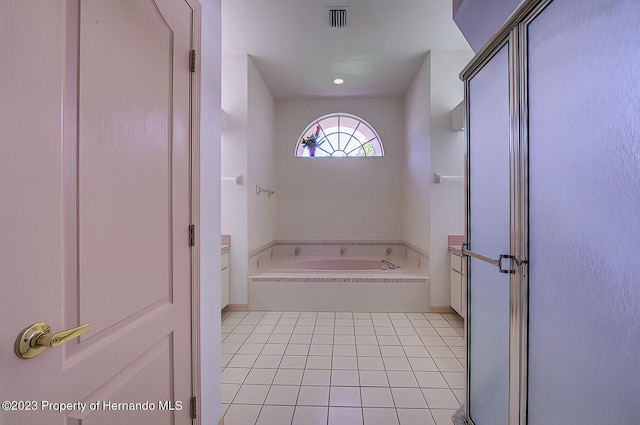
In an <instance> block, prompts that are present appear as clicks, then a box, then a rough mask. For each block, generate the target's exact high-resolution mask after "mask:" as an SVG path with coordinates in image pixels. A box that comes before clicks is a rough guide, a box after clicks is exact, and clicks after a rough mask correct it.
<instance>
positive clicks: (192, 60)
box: [189, 50, 196, 72]
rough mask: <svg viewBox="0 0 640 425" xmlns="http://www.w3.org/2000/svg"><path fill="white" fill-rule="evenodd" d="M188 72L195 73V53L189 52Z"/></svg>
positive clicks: (193, 51)
mask: <svg viewBox="0 0 640 425" xmlns="http://www.w3.org/2000/svg"><path fill="white" fill-rule="evenodd" d="M189 72H196V51H195V50H191V51H190V52H189Z"/></svg>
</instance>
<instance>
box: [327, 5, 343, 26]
mask: <svg viewBox="0 0 640 425" xmlns="http://www.w3.org/2000/svg"><path fill="white" fill-rule="evenodd" d="M329 14H330V16H331V28H343V27H344V26H345V25H347V9H346V8H331V9H329Z"/></svg>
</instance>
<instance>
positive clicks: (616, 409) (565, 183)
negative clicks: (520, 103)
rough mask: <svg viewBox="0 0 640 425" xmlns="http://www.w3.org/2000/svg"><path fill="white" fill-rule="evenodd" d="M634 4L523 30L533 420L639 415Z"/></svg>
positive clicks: (580, 8)
mask: <svg viewBox="0 0 640 425" xmlns="http://www.w3.org/2000/svg"><path fill="white" fill-rule="evenodd" d="M639 17H640V2H638V1H637V0H615V1H614V0H602V1H583V2H569V1H558V0H556V1H553V2H552V3H551V4H549V5H548V6H547V7H546V8H545V9H544V10H543V11H542V12H541V13H540V14H539V15H538V16H537V17H536V18H535V19H534V20H533V21H532V22H531V23H530V24H529V25H528V27H527V42H528V73H529V74H528V93H529V174H530V177H529V217H530V242H529V245H530V248H529V258H530V265H529V300H530V304H529V388H528V394H529V406H528V412H529V414H528V419H529V420H528V423H529V425H549V424H584V425H601V424H616V425H637V424H638V423H640V260H639V259H638V255H639V253H640V118H639V117H640V84H639V83H638V70H639V69H640V44H638V40H640V26H639V24H638V23H639V22H640V20H639Z"/></svg>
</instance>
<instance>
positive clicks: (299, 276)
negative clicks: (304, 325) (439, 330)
mask: <svg viewBox="0 0 640 425" xmlns="http://www.w3.org/2000/svg"><path fill="white" fill-rule="evenodd" d="M381 260H390V261H392V262H393V263H394V264H397V265H398V267H397V268H394V269H386V270H385V269H383V266H382V264H383V263H382V261H381ZM248 289H249V291H248V301H249V309H250V310H267V311H268V310H276V311H356V312H425V311H429V278H428V277H427V276H424V275H421V274H420V273H419V272H417V271H415V270H412V268H410V267H409V266H408V265H406V264H403V262H402V261H401V259H398V258H394V259H389V258H388V257H385V256H384V255H382V256H368V257H367V256H356V257H354V256H351V257H349V256H347V257H338V256H323V255H314V256H284V257H276V258H272V259H271V261H270V263H269V266H268V268H267V269H262V270H261V271H259V272H255V273H254V274H253V275H251V276H249V279H248Z"/></svg>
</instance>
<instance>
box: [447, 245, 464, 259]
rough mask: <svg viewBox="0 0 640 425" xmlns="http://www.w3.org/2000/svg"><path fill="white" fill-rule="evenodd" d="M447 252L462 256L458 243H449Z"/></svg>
mask: <svg viewBox="0 0 640 425" xmlns="http://www.w3.org/2000/svg"><path fill="white" fill-rule="evenodd" d="M449 252H451V253H452V254H456V255H459V256H462V247H461V246H459V245H450V246H449Z"/></svg>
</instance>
